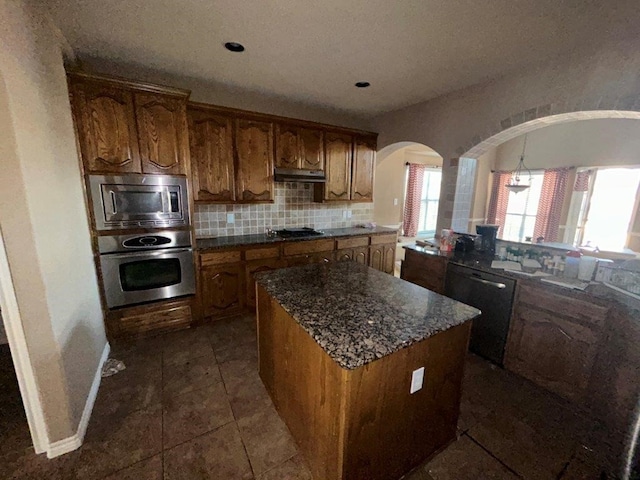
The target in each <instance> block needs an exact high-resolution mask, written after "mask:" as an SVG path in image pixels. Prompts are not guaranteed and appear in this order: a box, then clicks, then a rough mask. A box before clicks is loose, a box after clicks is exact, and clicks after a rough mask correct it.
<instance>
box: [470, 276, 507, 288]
mask: <svg viewBox="0 0 640 480" xmlns="http://www.w3.org/2000/svg"><path fill="white" fill-rule="evenodd" d="M468 278H470V279H471V280H473V281H475V282H480V283H482V284H483V285H489V286H490V287H496V288H500V289H502V288H507V286H506V285H505V284H504V283H498V282H490V281H489V280H483V279H482V278H475V277H468Z"/></svg>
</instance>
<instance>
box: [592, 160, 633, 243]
mask: <svg viewBox="0 0 640 480" xmlns="http://www.w3.org/2000/svg"><path fill="white" fill-rule="evenodd" d="M639 183H640V169H630V168H606V169H598V171H597V174H596V179H595V183H594V185H593V194H592V196H591V202H590V204H589V207H588V208H589V210H588V212H587V222H586V224H585V229H584V237H583V244H585V245H586V244H587V243H590V245H591V246H594V247H595V246H597V247H598V248H599V249H600V250H621V249H623V248H624V247H625V243H626V240H627V233H628V230H629V223H630V221H631V215H632V214H633V207H634V205H635V199H636V194H637V192H638V184H639Z"/></svg>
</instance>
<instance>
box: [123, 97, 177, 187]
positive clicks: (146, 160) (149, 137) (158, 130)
mask: <svg viewBox="0 0 640 480" xmlns="http://www.w3.org/2000/svg"><path fill="white" fill-rule="evenodd" d="M135 106H136V122H137V125H138V138H139V140H140V157H141V159H142V172H143V173H159V174H164V175H179V174H183V173H185V172H186V168H185V164H186V162H187V159H188V158H189V157H188V155H189V150H188V142H189V141H188V134H187V121H186V120H187V111H186V99H182V98H175V97H167V96H164V95H157V94H153V93H136V94H135Z"/></svg>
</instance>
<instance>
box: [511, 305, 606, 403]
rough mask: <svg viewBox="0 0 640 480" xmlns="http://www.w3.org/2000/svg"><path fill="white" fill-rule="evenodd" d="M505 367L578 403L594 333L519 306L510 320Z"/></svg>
mask: <svg viewBox="0 0 640 480" xmlns="http://www.w3.org/2000/svg"><path fill="white" fill-rule="evenodd" d="M512 322H513V325H512V327H511V335H510V339H509V342H510V343H511V345H510V346H509V356H508V357H507V367H508V368H509V369H510V370H513V371H515V372H516V373H518V374H520V375H522V376H523V377H526V378H528V379H529V380H531V381H533V382H534V383H536V384H538V385H540V386H542V387H544V388H546V389H548V390H551V391H552V392H555V393H557V394H559V395H560V396H562V397H564V398H567V399H569V400H571V401H574V402H578V401H581V400H582V399H583V397H584V394H585V391H586V388H587V386H588V382H589V378H590V376H591V370H592V367H593V364H594V360H595V356H596V350H597V340H598V336H597V333H596V332H595V331H594V330H593V329H591V328H589V327H587V326H586V325H581V324H578V323H574V322H571V321H568V320H565V319H562V318H560V317H557V316H554V315H552V314H551V313H548V312H543V311H541V310H538V309H535V308H530V307H528V306H525V305H519V306H518V308H517V310H516V314H515V315H514V318H513V320H512Z"/></svg>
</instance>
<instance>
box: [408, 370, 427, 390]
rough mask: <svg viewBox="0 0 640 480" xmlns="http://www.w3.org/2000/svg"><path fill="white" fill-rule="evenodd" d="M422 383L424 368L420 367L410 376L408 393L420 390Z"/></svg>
mask: <svg viewBox="0 0 640 480" xmlns="http://www.w3.org/2000/svg"><path fill="white" fill-rule="evenodd" d="M423 381H424V367H420V368H419V369H417V370H414V371H413V374H412V375H411V390H410V391H409V393H416V392H417V391H418V390H420V389H422V382H423Z"/></svg>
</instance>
